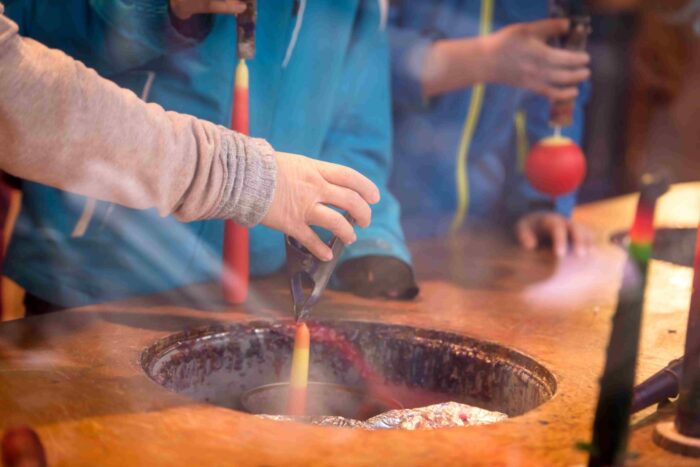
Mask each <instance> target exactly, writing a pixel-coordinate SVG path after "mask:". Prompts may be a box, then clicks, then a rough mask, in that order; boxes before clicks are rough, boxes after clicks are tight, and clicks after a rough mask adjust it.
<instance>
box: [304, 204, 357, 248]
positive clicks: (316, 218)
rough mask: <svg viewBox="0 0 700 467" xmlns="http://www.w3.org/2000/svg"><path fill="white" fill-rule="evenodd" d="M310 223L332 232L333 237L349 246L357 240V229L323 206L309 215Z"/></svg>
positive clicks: (341, 216) (335, 212)
mask: <svg viewBox="0 0 700 467" xmlns="http://www.w3.org/2000/svg"><path fill="white" fill-rule="evenodd" d="M309 222H310V223H311V224H312V225H317V226H319V227H321V228H324V229H326V230H330V231H331V233H333V235H335V236H337V237H338V238H340V240H341V241H342V242H343V243H345V244H346V245H349V244H351V243H353V242H354V241H355V240H357V235H355V229H353V227H352V225H351V224H350V223H349V222H348V221H347V219H345V217H343V215H342V214H340V213H339V212H338V211H334V210H333V209H331V208H329V207H328V206H324V205H322V204H318V205H316V206H315V207H314V208H313V210H312V211H311V213H310V215H309Z"/></svg>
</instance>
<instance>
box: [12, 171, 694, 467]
mask: <svg viewBox="0 0 700 467" xmlns="http://www.w3.org/2000/svg"><path fill="white" fill-rule="evenodd" d="M699 198H700V184H684V185H679V186H675V187H674V188H673V189H672V191H671V192H670V193H669V194H668V195H666V196H665V197H664V198H663V199H662V200H661V202H660V205H659V213H658V216H657V220H658V222H657V225H664V226H681V227H691V226H694V225H696V224H697V222H698V217H699V215H700V202H698V201H699ZM635 200H636V197H635V196H626V197H622V198H617V199H613V200H609V201H604V202H600V203H594V204H590V205H586V206H582V207H581V208H579V209H578V210H577V212H576V218H577V219H579V220H581V221H583V222H586V223H588V224H590V225H591V226H592V227H594V228H595V229H596V235H597V238H598V244H597V246H596V248H595V249H594V251H592V252H591V254H590V255H588V256H587V257H585V258H577V257H574V256H571V257H567V258H565V259H562V260H560V261H557V260H556V259H555V258H554V257H553V256H552V255H550V254H549V253H547V252H544V251H539V252H524V251H521V250H519V249H518V248H517V247H516V246H515V245H514V244H513V242H512V240H511V239H510V238H509V237H508V236H505V235H498V234H495V233H493V232H471V233H469V234H465V235H463V236H461V237H459V238H457V239H454V240H440V241H427V242H422V243H415V244H413V245H412V250H413V252H414V254H415V257H416V265H417V271H418V276H419V279H420V283H421V294H420V297H419V298H418V299H417V300H415V301H412V302H387V301H373V300H365V299H361V298H357V297H354V296H351V295H349V294H345V293H338V292H328V293H327V294H326V295H325V296H324V298H323V300H322V303H321V304H320V305H319V306H318V307H317V308H316V309H315V310H314V314H315V315H317V317H323V318H324V319H325V318H328V319H353V320H369V321H382V322H387V323H396V324H408V325H412V326H420V327H425V328H431V329H440V330H448V331H453V332H456V333H460V334H464V335H468V336H471V337H474V338H477V339H483V340H487V341H493V342H497V343H500V344H502V345H505V346H508V347H511V348H514V349H516V350H518V351H520V352H523V353H525V354H527V355H529V356H531V357H532V358H534V359H536V360H537V361H539V362H540V363H542V364H543V365H544V366H546V367H547V368H549V369H550V370H551V371H552V372H553V373H554V375H555V376H556V378H557V385H558V389H557V393H556V395H555V396H554V398H553V399H552V400H550V401H549V402H547V403H545V404H543V405H542V406H540V407H539V408H537V409H535V410H533V411H531V412H528V413H527V414H525V415H522V416H519V417H515V418H511V419H509V420H507V421H505V422H502V423H498V424H494V425H488V426H477V427H467V428H451V429H443V430H435V431H417V432H407V431H399V430H393V431H371V432H370V431H362V430H352V429H337V428H322V427H315V426H307V425H301V424H296V423H279V422H273V421H267V420H262V419H258V418H255V417H253V416H250V415H247V414H244V413H240V412H236V411H232V410H228V409H225V408H220V407H215V406H210V405H206V404H202V403H198V402H193V401H192V400H189V399H187V398H185V397H183V396H180V395H177V394H175V393H172V392H170V391H168V390H166V389H164V388H162V387H160V386H159V385H157V384H156V383H155V382H153V381H152V380H151V379H149V378H148V377H147V376H146V375H145V373H144V372H143V370H142V368H141V365H140V356H141V353H142V352H143V350H144V349H145V348H146V347H148V346H149V345H151V344H152V343H153V342H154V341H156V340H157V339H159V338H162V337H165V336H167V335H170V334H172V333H175V332H178V331H181V330H184V329H188V328H192V327H197V326H202V325H206V324H210V323H216V322H231V321H241V320H251V319H259V318H261V317H263V318H281V317H283V318H287V317H288V316H289V313H290V312H289V297H288V293H287V290H286V285H285V284H284V282H283V281H281V280H279V278H276V279H268V280H264V281H256V282H254V283H253V289H252V292H251V299H250V300H249V302H248V303H247V304H246V306H244V307H234V308H226V307H222V306H221V305H220V304H219V303H218V302H217V300H218V293H217V291H216V288H215V287H200V288H192V289H188V290H185V291H183V293H180V294H171V295H163V296H155V297H146V298H142V299H138V300H131V301H127V302H121V303H110V304H104V305H100V306H95V307H89V308H82V309H77V310H71V311H66V312H61V313H55V314H53V315H48V316H43V317H37V318H30V319H25V320H18V321H14V322H7V323H3V324H2V325H0V429H4V428H6V427H8V426H11V425H15V424H30V425H32V426H33V427H35V428H36V429H37V431H38V433H39V435H40V437H41V438H42V440H43V442H44V444H45V446H46V449H47V452H48V457H49V463H50V465H52V466H59V465H70V466H74V465H93V466H94V465H120V466H122V465H149V466H153V465H168V466H172V465H309V464H312V463H313V464H318V465H330V464H334V465H338V464H352V465H450V464H462V465H463V464H465V463H468V464H470V465H478V464H483V465H581V464H584V463H585V461H586V455H585V453H583V452H581V451H579V450H577V449H576V447H575V445H576V443H577V442H581V441H583V442H585V441H588V440H589V439H590V426H591V424H592V419H593V412H594V407H595V402H596V397H597V393H598V383H597V378H598V376H599V374H600V372H601V369H602V365H603V355H604V352H605V346H606V343H607V339H608V333H609V329H610V317H611V314H612V311H613V309H614V306H615V302H616V296H617V289H618V286H619V281H620V275H621V267H622V261H623V258H624V256H623V252H622V251H621V250H620V249H619V248H618V247H615V246H612V245H610V244H609V242H608V238H609V236H610V234H611V233H612V232H615V231H617V230H621V229H624V228H626V227H627V226H628V225H630V223H631V220H632V217H633V214H634V205H635ZM691 279H692V271H691V270H690V269H689V268H684V267H681V266H674V265H672V264H669V263H664V262H660V261H654V262H652V264H651V269H650V279H649V280H650V288H649V290H648V293H647V297H646V310H645V317H644V329H643V333H642V343H641V355H640V358H639V366H638V377H639V378H640V379H642V378H645V377H648V376H649V375H651V374H652V373H654V372H655V371H656V370H658V369H660V368H661V367H662V366H664V365H665V364H666V363H668V361H669V360H671V359H673V358H676V357H678V356H680V355H681V353H682V348H683V343H684V338H685V336H684V329H685V321H686V318H687V308H688V303H689V297H690V284H691ZM184 303H189V304H190V305H184ZM660 417H661V415H659V414H658V413H656V412H655V411H654V410H652V409H649V410H647V411H645V412H643V413H642V414H640V415H638V416H637V417H635V419H634V420H633V426H634V429H633V433H632V436H631V443H630V450H631V451H633V452H634V453H636V459H634V460H632V461H631V462H630V465H670V464H671V463H673V465H675V466H683V465H697V462H695V461H692V460H688V459H685V458H682V457H678V456H675V455H672V454H668V453H666V452H665V451H663V450H662V449H660V448H658V447H656V446H655V445H654V443H653V442H652V441H651V431H652V429H653V425H654V423H655V422H656V421H657V420H658V419H660Z"/></svg>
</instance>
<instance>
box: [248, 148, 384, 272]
mask: <svg viewBox="0 0 700 467" xmlns="http://www.w3.org/2000/svg"><path fill="white" fill-rule="evenodd" d="M275 156H276V161H277V184H276V187H275V193H274V196H273V199H272V203H271V204H270V208H269V210H268V211H267V214H266V215H265V217H263V219H262V222H261V223H262V224H263V225H266V226H268V227H270V228H273V229H276V230H280V231H282V232H284V233H286V234H288V235H291V236H292V237H294V238H295V239H297V240H298V241H299V242H301V244H302V245H304V246H305V247H306V248H308V249H309V251H310V252H311V253H313V254H314V255H315V256H316V257H318V258H319V259H321V260H324V261H328V260H330V259H332V257H333V255H332V253H331V249H330V248H329V247H328V245H326V244H325V243H323V241H321V239H320V238H319V237H318V235H316V233H315V232H314V231H313V230H312V229H311V227H310V226H311V225H315V226H318V227H322V228H324V229H327V230H329V231H331V232H332V233H333V234H334V235H336V236H338V238H340V240H341V241H342V242H343V243H345V244H346V245H348V244H351V243H353V242H354V241H355V239H356V235H355V231H354V229H353V227H352V225H350V223H349V222H348V221H347V220H346V219H345V218H344V217H343V216H342V214H340V213H339V212H337V211H335V210H333V209H331V208H330V207H329V206H333V207H336V208H338V209H341V210H343V211H347V212H348V213H350V215H351V216H352V217H353V218H354V219H355V221H356V222H357V224H358V225H359V226H360V227H367V226H369V224H370V221H371V219H372V211H371V209H370V207H369V205H370V204H375V203H377V202H379V189H378V188H377V187H376V185H375V184H374V183H372V182H371V181H370V180H369V179H368V178H367V177H365V176H364V175H362V174H360V173H359V172H356V171H355V170H353V169H350V168H348V167H344V166H341V165H337V164H330V163H328V162H322V161H318V160H315V159H311V158H308V157H304V156H299V155H296V154H288V153H281V152H278V153H276V154H275Z"/></svg>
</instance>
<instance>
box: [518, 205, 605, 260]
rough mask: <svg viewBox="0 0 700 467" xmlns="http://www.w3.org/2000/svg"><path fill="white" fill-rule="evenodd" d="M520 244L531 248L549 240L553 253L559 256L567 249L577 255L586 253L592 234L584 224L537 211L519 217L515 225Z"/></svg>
mask: <svg viewBox="0 0 700 467" xmlns="http://www.w3.org/2000/svg"><path fill="white" fill-rule="evenodd" d="M515 230H516V235H517V237H518V241H519V243H520V245H521V246H522V247H523V248H525V249H527V250H533V249H535V248H537V246H538V245H541V244H543V243H544V242H547V241H549V242H551V245H552V250H553V251H554V253H555V254H556V255H557V256H559V257H561V256H564V255H565V254H566V252H567V251H568V249H569V241H570V242H571V249H572V250H573V251H574V252H575V253H576V255H578V256H584V255H586V254H587V253H588V251H589V250H590V248H591V245H592V244H593V234H592V233H591V231H590V230H589V229H588V228H587V227H586V226H584V225H581V224H578V223H576V222H574V221H572V220H571V219H567V218H566V217H564V216H562V215H561V214H557V213H555V212H549V211H537V212H533V213H530V214H526V215H524V216H523V217H521V218H520V220H519V221H518V223H517V224H516V226H515Z"/></svg>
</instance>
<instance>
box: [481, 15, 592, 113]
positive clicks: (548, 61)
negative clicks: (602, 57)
mask: <svg viewBox="0 0 700 467" xmlns="http://www.w3.org/2000/svg"><path fill="white" fill-rule="evenodd" d="M568 28H569V22H568V20H565V19H545V20H541V21H534V22H532V23H523V24H514V25H511V26H506V27H504V28H503V29H501V30H499V31H497V32H495V33H493V34H492V35H491V36H488V38H487V46H486V48H487V50H488V53H487V54H486V57H488V58H487V59H486V62H487V63H486V65H487V68H488V70H489V71H488V73H487V74H488V75H489V78H490V80H491V81H495V82H500V83H504V84H509V85H511V86H517V87H521V88H525V89H529V90H531V91H534V92H536V93H538V94H541V95H543V96H545V97H548V98H549V99H552V100H568V99H573V98H575V97H576V96H577V95H578V89H577V85H578V84H579V83H580V82H582V81H585V80H586V79H588V77H589V76H590V74H591V73H590V70H589V69H588V62H589V60H590V58H589V56H588V54H587V53H586V52H578V51H570V50H561V49H557V48H555V47H551V46H549V45H548V44H547V39H549V38H550V37H556V36H560V35H562V34H565V33H566V32H567V31H568Z"/></svg>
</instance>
